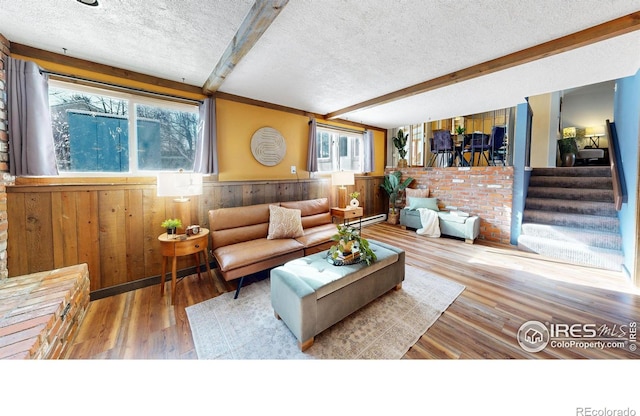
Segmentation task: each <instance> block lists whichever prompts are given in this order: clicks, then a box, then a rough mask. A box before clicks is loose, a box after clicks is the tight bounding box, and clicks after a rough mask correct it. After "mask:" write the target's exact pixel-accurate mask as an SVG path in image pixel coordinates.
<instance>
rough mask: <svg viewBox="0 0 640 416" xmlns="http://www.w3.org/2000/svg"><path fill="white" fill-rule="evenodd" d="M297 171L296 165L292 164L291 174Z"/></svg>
mask: <svg viewBox="0 0 640 416" xmlns="http://www.w3.org/2000/svg"><path fill="white" fill-rule="evenodd" d="M295 173H296V167H295V166H293V165H292V166H291V174H292V175H295Z"/></svg>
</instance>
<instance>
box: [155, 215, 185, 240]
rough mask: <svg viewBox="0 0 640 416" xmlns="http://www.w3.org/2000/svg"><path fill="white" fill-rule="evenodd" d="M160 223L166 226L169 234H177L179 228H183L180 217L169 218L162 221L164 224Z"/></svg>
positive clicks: (163, 226)
mask: <svg viewBox="0 0 640 416" xmlns="http://www.w3.org/2000/svg"><path fill="white" fill-rule="evenodd" d="M160 225H161V226H162V228H165V229H166V230H167V236H170V235H175V234H176V230H177V229H178V228H182V221H180V220H179V219H178V218H173V219H171V218H168V219H166V220H164V221H162V224H160Z"/></svg>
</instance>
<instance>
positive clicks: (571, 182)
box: [529, 176, 613, 189]
mask: <svg viewBox="0 0 640 416" xmlns="http://www.w3.org/2000/svg"><path fill="white" fill-rule="evenodd" d="M529 186H545V187H552V188H572V189H613V183H612V182H611V178H610V177H608V178H607V177H601V176H598V177H588V176H531V177H530V178H529Z"/></svg>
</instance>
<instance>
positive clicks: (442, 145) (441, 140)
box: [433, 130, 454, 167]
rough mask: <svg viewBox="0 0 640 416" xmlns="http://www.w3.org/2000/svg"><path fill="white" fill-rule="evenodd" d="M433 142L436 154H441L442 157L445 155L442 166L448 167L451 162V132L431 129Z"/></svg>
mask: <svg viewBox="0 0 640 416" xmlns="http://www.w3.org/2000/svg"><path fill="white" fill-rule="evenodd" d="M433 142H434V146H435V150H436V156H437V155H439V154H441V155H442V156H443V157H444V156H445V155H446V159H445V160H444V166H445V167H449V166H451V163H452V162H453V151H454V147H453V138H452V137H451V132H450V131H449V130H434V131H433Z"/></svg>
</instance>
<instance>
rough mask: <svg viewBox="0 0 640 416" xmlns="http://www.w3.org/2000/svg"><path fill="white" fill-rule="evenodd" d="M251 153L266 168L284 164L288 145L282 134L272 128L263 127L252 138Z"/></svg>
mask: <svg viewBox="0 0 640 416" xmlns="http://www.w3.org/2000/svg"><path fill="white" fill-rule="evenodd" d="M251 153H253V157H255V158H256V160H257V161H258V162H260V163H261V164H263V165H265V166H275V165H277V164H278V163H280V162H282V159H284V155H285V154H286V153H287V144H286V143H285V141H284V137H282V134H280V132H279V131H278V130H276V129H274V128H272V127H262V128H260V129H258V130H256V132H255V133H253V136H252V137H251Z"/></svg>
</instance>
